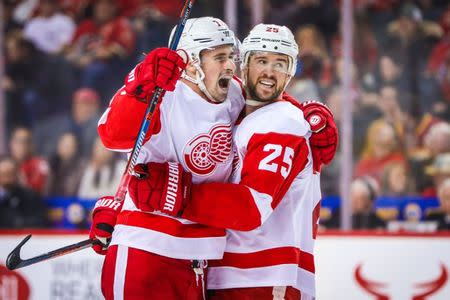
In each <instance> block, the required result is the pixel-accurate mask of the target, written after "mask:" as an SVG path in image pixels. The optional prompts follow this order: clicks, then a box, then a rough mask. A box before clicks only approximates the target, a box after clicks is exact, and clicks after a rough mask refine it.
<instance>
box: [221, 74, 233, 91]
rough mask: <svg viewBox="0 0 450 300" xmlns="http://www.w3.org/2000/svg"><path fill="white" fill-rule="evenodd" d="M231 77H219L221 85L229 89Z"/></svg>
mask: <svg viewBox="0 0 450 300" xmlns="http://www.w3.org/2000/svg"><path fill="white" fill-rule="evenodd" d="M230 81H231V77H223V78H220V79H219V87H220V88H222V89H228V87H229V86H230Z"/></svg>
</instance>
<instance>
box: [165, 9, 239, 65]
mask: <svg viewBox="0 0 450 300" xmlns="http://www.w3.org/2000/svg"><path fill="white" fill-rule="evenodd" d="M175 28H176V27H174V28H173V29H172V32H171V33H170V41H171V40H172V37H173V35H174V33H175ZM235 44H236V39H235V37H234V33H233V31H231V30H230V29H229V28H228V26H227V24H225V23H224V22H223V21H222V20H220V19H217V18H213V17H202V18H191V19H188V20H187V21H186V25H185V26H184V30H183V33H182V34H181V38H180V42H179V43H178V47H177V49H183V50H184V51H186V52H187V54H188V55H189V59H190V60H194V61H196V60H199V59H200V52H202V51H203V50H207V49H214V48H215V47H218V46H222V45H235Z"/></svg>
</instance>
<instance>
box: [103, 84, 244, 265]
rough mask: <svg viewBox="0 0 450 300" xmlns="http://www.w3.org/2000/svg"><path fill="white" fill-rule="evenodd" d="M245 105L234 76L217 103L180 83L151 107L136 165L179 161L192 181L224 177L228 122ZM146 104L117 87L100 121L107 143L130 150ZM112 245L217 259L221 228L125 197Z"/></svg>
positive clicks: (227, 169)
mask: <svg viewBox="0 0 450 300" xmlns="http://www.w3.org/2000/svg"><path fill="white" fill-rule="evenodd" d="M243 105H244V98H243V96H242V90H241V87H240V84H239V82H237V81H236V80H233V81H232V82H231V85H230V89H229V93H228V98H227V100H226V101H224V102H223V103H219V104H217V103H210V102H208V101H206V100H204V99H203V98H201V97H200V96H199V95H198V94H197V93H195V92H194V91H193V90H192V89H191V88H189V87H188V86H187V85H186V84H185V83H183V82H182V81H179V82H178V83H177V85H176V88H175V91H173V92H166V94H165V95H164V98H163V100H162V102H161V103H160V104H158V106H157V109H155V112H154V115H153V117H152V122H151V124H150V127H149V128H150V129H149V131H150V133H149V134H148V135H147V137H146V139H147V140H146V141H145V142H144V145H143V146H142V148H141V151H140V153H139V158H138V161H137V163H144V162H150V161H153V162H166V161H172V162H179V163H181V164H182V165H183V167H184V168H185V170H189V171H190V172H191V173H192V179H193V182H195V183H201V182H206V181H216V182H217V181H219V182H224V181H227V180H228V179H229V176H230V173H231V170H232V157H233V155H232V153H233V151H232V125H233V124H234V122H235V121H236V119H237V117H238V115H239V113H240V112H241V110H242V107H243ZM145 108H146V104H145V103H141V102H139V101H137V100H136V99H135V98H133V97H130V96H128V95H126V93H125V92H124V91H123V90H119V91H118V93H117V94H116V95H115V96H114V98H113V100H112V101H111V103H110V107H109V108H108V109H107V110H106V111H105V113H104V115H103V116H102V118H101V119H100V121H99V134H100V137H101V138H102V141H103V143H104V144H105V146H106V147H108V148H110V149H114V150H127V151H129V150H131V148H132V146H133V144H134V140H135V139H136V136H137V133H138V129H139V126H140V123H141V120H142V119H143V115H144V112H145ZM148 138H149V139H148ZM116 244H119V245H125V246H128V247H133V248H137V249H142V250H145V251H149V252H152V253H156V254H159V255H163V256H168V257H172V258H179V259H217V258H221V257H222V255H223V251H224V248H225V230H223V229H218V228H211V227H208V226H205V225H201V224H196V223H194V222H191V221H188V220H184V219H181V218H175V217H170V216H167V215H163V214H158V213H146V212H142V211H140V210H139V209H137V208H136V206H135V205H134V203H133V201H132V200H131V198H130V197H129V195H127V196H126V198H125V202H124V206H123V208H122V212H121V213H120V214H119V216H118V219H117V225H116V226H115V230H114V233H113V237H112V241H111V245H116Z"/></svg>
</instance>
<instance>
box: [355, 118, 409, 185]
mask: <svg viewBox="0 0 450 300" xmlns="http://www.w3.org/2000/svg"><path fill="white" fill-rule="evenodd" d="M394 162H398V163H403V164H406V160H405V157H404V155H403V153H402V152H401V150H400V144H399V142H398V137H397V133H396V131H395V129H394V127H392V125H391V124H389V123H388V122H387V121H385V120H384V119H379V120H376V121H374V122H373V123H372V124H371V125H370V126H369V129H368V130H367V139H366V144H365V147H364V150H363V152H362V155H361V159H360V160H359V161H358V162H357V164H356V168H355V177H364V176H371V177H373V178H374V179H376V180H377V182H378V183H380V182H381V177H382V174H383V170H384V168H385V167H386V166H387V165H388V164H390V163H394Z"/></svg>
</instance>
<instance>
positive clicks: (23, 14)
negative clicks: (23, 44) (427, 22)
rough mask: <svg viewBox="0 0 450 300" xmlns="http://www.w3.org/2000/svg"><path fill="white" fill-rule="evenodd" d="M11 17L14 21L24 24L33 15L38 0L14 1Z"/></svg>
mask: <svg viewBox="0 0 450 300" xmlns="http://www.w3.org/2000/svg"><path fill="white" fill-rule="evenodd" d="M15 2H16V3H15V4H16V6H15V7H14V12H13V17H14V20H15V21H16V22H19V23H20V24H24V23H25V22H26V21H28V20H29V19H30V18H31V16H32V15H33V13H34V11H35V10H36V8H37V7H38V5H39V0H20V1H15Z"/></svg>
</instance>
